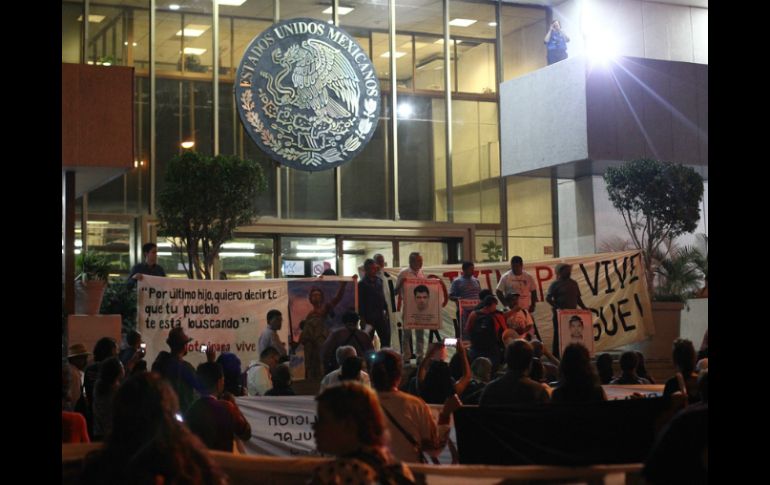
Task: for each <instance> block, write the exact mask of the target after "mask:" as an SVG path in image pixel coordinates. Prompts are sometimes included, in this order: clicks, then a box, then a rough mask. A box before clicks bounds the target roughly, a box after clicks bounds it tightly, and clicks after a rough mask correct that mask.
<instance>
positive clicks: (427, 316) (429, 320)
mask: <svg viewBox="0 0 770 485" xmlns="http://www.w3.org/2000/svg"><path fill="white" fill-rule="evenodd" d="M442 298H443V290H442V288H441V280H438V279H433V278H431V279H408V280H406V281H404V328H406V329H428V330H438V329H440V328H441V300H442Z"/></svg>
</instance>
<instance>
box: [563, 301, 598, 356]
mask: <svg viewBox="0 0 770 485" xmlns="http://www.w3.org/2000/svg"><path fill="white" fill-rule="evenodd" d="M556 313H557V318H558V319H559V352H560V355H564V349H565V348H567V345H569V344H574V343H578V344H583V345H584V346H585V347H586V348H587V349H588V353H589V354H590V355H592V356H593V355H594V337H593V321H592V320H593V314H592V313H591V310H558V311H557V312H556Z"/></svg>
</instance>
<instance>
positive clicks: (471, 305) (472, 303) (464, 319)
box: [457, 299, 481, 336]
mask: <svg viewBox="0 0 770 485" xmlns="http://www.w3.org/2000/svg"><path fill="white" fill-rule="evenodd" d="M479 303H481V301H480V300H478V299H473V300H462V299H460V300H457V308H458V309H459V311H460V329H459V330H458V334H459V335H460V336H462V335H463V333H464V332H465V324H466V323H468V317H469V316H470V315H471V313H473V311H474V310H475V309H476V307H477V306H478V305H479Z"/></svg>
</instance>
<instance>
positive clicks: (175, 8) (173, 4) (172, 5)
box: [168, 3, 181, 10]
mask: <svg viewBox="0 0 770 485" xmlns="http://www.w3.org/2000/svg"><path fill="white" fill-rule="evenodd" d="M168 8H170V9H171V10H179V9H180V8H181V7H180V6H179V5H177V4H175V3H172V4H171V5H169V6H168Z"/></svg>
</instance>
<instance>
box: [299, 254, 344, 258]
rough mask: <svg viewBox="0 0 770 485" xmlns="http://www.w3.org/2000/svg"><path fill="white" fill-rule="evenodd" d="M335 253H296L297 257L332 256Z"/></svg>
mask: <svg viewBox="0 0 770 485" xmlns="http://www.w3.org/2000/svg"><path fill="white" fill-rule="evenodd" d="M335 256H337V254H335V253H297V257H298V258H333V257H335Z"/></svg>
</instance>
